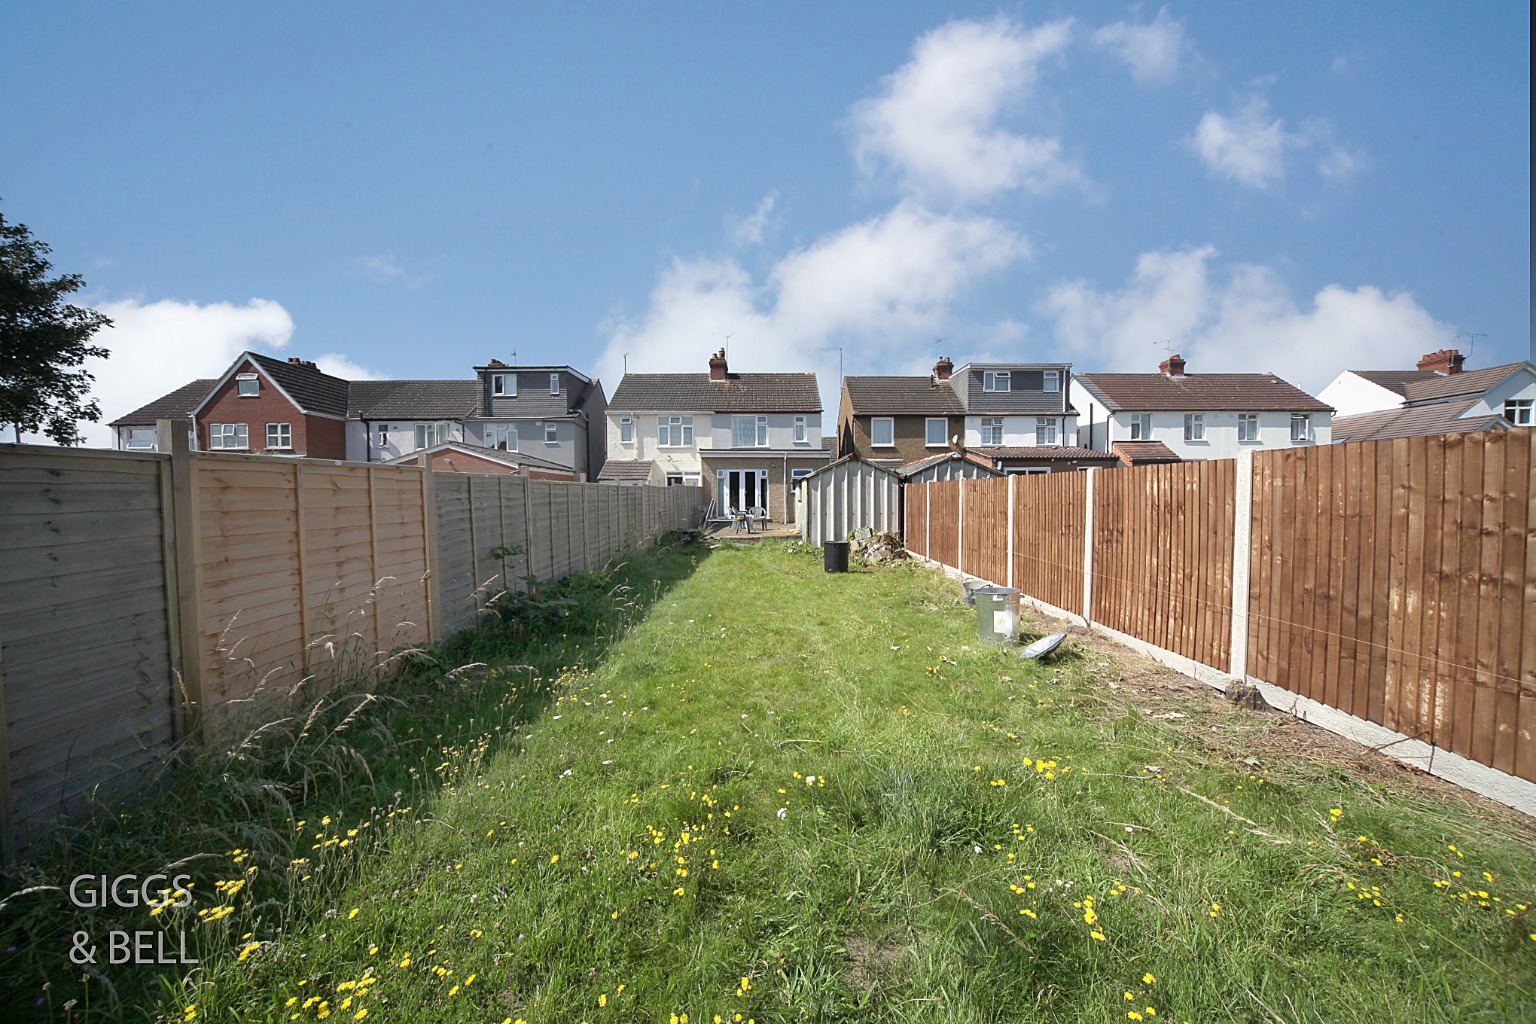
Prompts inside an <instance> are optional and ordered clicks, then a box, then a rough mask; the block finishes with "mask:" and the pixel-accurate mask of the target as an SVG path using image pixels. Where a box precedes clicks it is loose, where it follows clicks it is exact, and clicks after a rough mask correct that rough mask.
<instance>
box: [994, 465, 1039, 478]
mask: <svg viewBox="0 0 1536 1024" xmlns="http://www.w3.org/2000/svg"><path fill="white" fill-rule="evenodd" d="M1049 472H1050V470H1049V469H1047V468H1046V467H1045V466H1010V467H1008V468H1007V469H1005V470H1003V475H1005V476H1039V475H1040V474H1042V473H1049Z"/></svg>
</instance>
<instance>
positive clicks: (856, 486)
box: [795, 455, 901, 545]
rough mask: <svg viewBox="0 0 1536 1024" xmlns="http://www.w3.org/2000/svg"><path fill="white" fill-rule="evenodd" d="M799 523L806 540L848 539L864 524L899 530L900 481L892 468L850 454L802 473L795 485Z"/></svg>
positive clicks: (887, 529)
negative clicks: (805, 473) (803, 474)
mask: <svg viewBox="0 0 1536 1024" xmlns="http://www.w3.org/2000/svg"><path fill="white" fill-rule="evenodd" d="M795 521H796V522H797V523H799V524H800V536H801V537H802V538H804V539H805V541H806V542H807V543H810V544H816V545H820V544H821V543H822V542H823V541H828V540H846V539H847V537H848V535H849V534H850V533H852V532H853V531H854V530H857V529H859V528H861V527H867V528H869V529H871V530H874V531H876V532H881V531H889V532H890V533H895V534H900V533H901V480H900V478H898V477H897V476H896V474H895V473H894V472H893V471H891V470H889V469H885V468H882V467H880V466H877V465H875V464H874V463H872V462H868V461H866V460H864V459H861V458H860V457H859V456H857V455H848V456H845V457H843V458H841V459H838V460H837V461H836V462H833V463H831V464H830V465H826V466H823V467H821V468H820V469H818V470H816V471H815V472H813V473H810V474H808V475H806V476H804V477H801V478H800V480H799V482H798V483H797V484H796V485H795Z"/></svg>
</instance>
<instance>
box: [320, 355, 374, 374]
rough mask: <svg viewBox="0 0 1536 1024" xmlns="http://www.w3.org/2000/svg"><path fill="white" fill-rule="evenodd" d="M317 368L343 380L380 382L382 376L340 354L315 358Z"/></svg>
mask: <svg viewBox="0 0 1536 1024" xmlns="http://www.w3.org/2000/svg"><path fill="white" fill-rule="evenodd" d="M315 368H316V369H317V370H319V371H320V372H321V373H328V374H330V375H331V376H332V377H340V378H341V379H342V380H379V379H380V376H381V375H380V374H377V373H375V372H374V371H372V370H370V369H368V368H367V367H366V366H359V365H358V364H357V363H354V362H353V361H352V360H350V359H348V358H347V357H346V356H344V355H342V354H341V353H340V352H327V353H325V355H323V356H315Z"/></svg>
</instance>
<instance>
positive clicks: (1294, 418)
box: [1291, 412, 1312, 441]
mask: <svg viewBox="0 0 1536 1024" xmlns="http://www.w3.org/2000/svg"><path fill="white" fill-rule="evenodd" d="M1291 440H1292V441H1310V440H1312V417H1311V416H1308V415H1307V414H1306V413H1304V412H1293V413H1291Z"/></svg>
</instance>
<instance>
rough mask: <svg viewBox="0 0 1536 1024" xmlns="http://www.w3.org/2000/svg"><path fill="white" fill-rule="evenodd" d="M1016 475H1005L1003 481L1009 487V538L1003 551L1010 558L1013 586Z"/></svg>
mask: <svg viewBox="0 0 1536 1024" xmlns="http://www.w3.org/2000/svg"><path fill="white" fill-rule="evenodd" d="M1017 480H1018V477H1016V476H1005V477H1003V483H1004V484H1006V485H1007V487H1008V539H1007V540H1006V541H1005V542H1004V544H1003V551H1004V552H1005V553H1006V555H1007V558H1008V584H1007V585H1008V586H1010V587H1011V586H1013V494H1014V491H1016V490H1018V488H1017V487H1015V486H1014V483H1015V481H1017Z"/></svg>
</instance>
